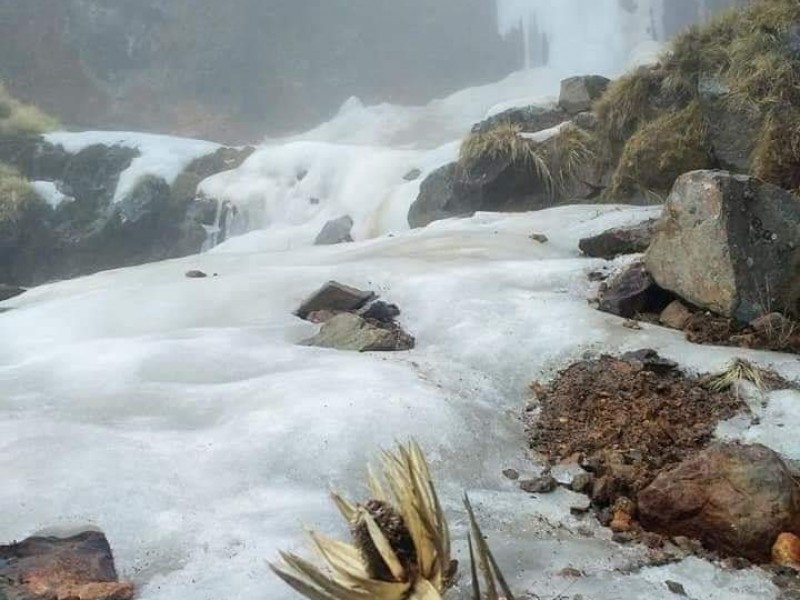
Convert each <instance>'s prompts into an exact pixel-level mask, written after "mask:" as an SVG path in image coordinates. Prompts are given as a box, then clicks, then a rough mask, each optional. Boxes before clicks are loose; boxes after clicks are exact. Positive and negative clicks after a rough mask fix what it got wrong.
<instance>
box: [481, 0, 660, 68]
mask: <svg viewBox="0 0 800 600" xmlns="http://www.w3.org/2000/svg"><path fill="white" fill-rule="evenodd" d="M663 10H664V0H497V21H498V29H499V32H500V34H501V35H504V36H508V35H510V34H512V33H516V32H521V33H522V40H523V44H524V60H525V66H526V67H528V68H530V67H531V66H536V65H540V64H545V63H546V64H547V65H548V66H550V67H551V68H553V69H554V70H556V71H558V72H561V73H563V74H565V75H566V74H577V73H590V72H591V73H611V74H613V73H616V72H618V71H619V70H621V69H622V68H623V67H625V66H626V65H627V64H628V62H629V61H630V59H631V57H632V56H633V55H634V54H635V53H636V52H637V49H638V48H640V47H641V46H642V45H643V44H647V43H648V42H649V43H652V42H655V41H658V40H661V39H663V22H664V19H663Z"/></svg>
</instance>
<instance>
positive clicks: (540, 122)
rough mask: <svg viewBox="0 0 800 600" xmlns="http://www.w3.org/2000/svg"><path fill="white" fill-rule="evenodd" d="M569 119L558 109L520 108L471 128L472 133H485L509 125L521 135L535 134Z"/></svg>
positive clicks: (492, 117) (541, 107)
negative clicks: (517, 128)
mask: <svg viewBox="0 0 800 600" xmlns="http://www.w3.org/2000/svg"><path fill="white" fill-rule="evenodd" d="M568 119H569V115H567V114H566V113H565V112H564V111H563V110H561V109H560V108H558V107H546V106H536V105H531V106H522V107H517V108H510V109H508V110H505V111H503V112H501V113H498V114H496V115H493V116H491V117H489V118H488V119H486V120H484V121H481V122H480V123H477V124H475V125H473V126H472V133H485V132H487V131H490V130H491V129H494V128H495V127H497V126H498V125H501V124H505V123H510V124H511V125H514V126H516V127H519V130H520V131H521V132H523V133H537V132H539V131H544V130H545V129H550V128H552V127H555V126H556V125H560V124H561V123H563V122H564V121H567V120H568Z"/></svg>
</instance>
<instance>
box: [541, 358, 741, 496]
mask: <svg viewBox="0 0 800 600" xmlns="http://www.w3.org/2000/svg"><path fill="white" fill-rule="evenodd" d="M531 387H532V390H533V392H534V395H535V400H534V402H533V403H532V406H531V409H530V410H529V411H528V413H527V415H528V417H527V423H526V425H527V428H528V433H529V442H530V445H531V448H533V449H535V450H536V451H538V452H539V453H541V454H543V455H544V456H545V457H546V458H547V459H548V460H549V461H550V462H551V463H558V462H560V461H565V460H567V461H576V460H577V461H578V462H580V464H582V465H583V466H584V468H585V469H586V470H588V471H590V472H591V473H593V474H594V482H593V486H592V490H591V496H592V500H593V503H594V504H595V506H600V507H602V506H609V505H612V504H613V503H614V502H615V501H616V500H617V499H619V498H620V497H628V498H635V497H636V494H637V493H638V491H639V490H641V489H643V488H644V487H646V486H647V485H648V484H649V483H650V482H651V481H652V480H653V479H654V478H655V476H656V475H657V473H658V472H659V471H660V470H661V469H663V468H665V467H668V466H671V465H673V464H676V463H678V462H680V461H681V460H683V459H684V458H685V457H686V456H687V455H689V454H690V453H692V452H693V451H695V450H698V449H700V448H704V447H705V446H706V445H707V444H708V443H709V441H710V440H711V436H712V433H713V431H714V428H715V427H716V425H717V423H719V422H720V421H722V420H725V419H727V418H730V417H732V416H734V415H735V414H736V413H738V412H741V411H744V410H747V409H746V406H745V404H744V403H743V402H742V401H741V400H740V399H738V398H737V397H736V396H735V395H734V394H733V393H731V392H729V391H724V392H712V391H710V390H708V389H706V388H705V387H703V384H702V380H701V379H698V378H693V377H688V376H686V375H684V374H682V373H681V372H680V371H678V370H677V368H676V365H675V364H674V363H671V362H670V361H666V360H664V359H661V358H660V357H658V355H657V354H656V353H655V352H653V351H639V352H636V353H631V354H628V355H626V356H625V357H623V358H614V357H611V356H602V357H601V358H599V359H593V360H585V361H581V362H578V363H576V364H574V365H572V366H570V367H569V368H567V369H566V370H564V371H562V372H561V373H560V374H559V375H558V376H557V377H556V378H555V380H554V381H553V382H552V383H550V384H549V385H548V386H543V385H541V384H539V383H534V384H533V385H532V386H531ZM537 408H538V410H536V409H537Z"/></svg>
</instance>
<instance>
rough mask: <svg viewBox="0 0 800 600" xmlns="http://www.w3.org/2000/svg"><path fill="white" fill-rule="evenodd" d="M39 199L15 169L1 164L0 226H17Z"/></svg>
mask: <svg viewBox="0 0 800 600" xmlns="http://www.w3.org/2000/svg"><path fill="white" fill-rule="evenodd" d="M37 201H39V197H38V196H37V195H36V193H35V192H34V191H33V188H32V187H31V186H30V184H29V183H28V181H27V180H26V179H25V178H24V177H22V175H20V173H19V171H17V170H16V169H15V168H13V167H10V166H8V165H5V164H3V163H0V224H3V225H6V226H9V225H11V226H13V225H16V224H17V223H18V222H19V221H20V220H21V219H22V217H23V215H24V214H25V211H26V209H27V208H28V207H30V206H31V205H32V204H33V203H35V202H37Z"/></svg>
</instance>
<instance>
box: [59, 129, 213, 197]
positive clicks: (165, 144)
mask: <svg viewBox="0 0 800 600" xmlns="http://www.w3.org/2000/svg"><path fill="white" fill-rule="evenodd" d="M44 137H45V139H46V140H47V141H48V142H50V143H51V144H54V145H61V146H63V147H64V149H65V150H66V151H67V152H69V153H72V154H75V153H78V152H80V151H81V150H83V149H85V148H88V147H89V146H93V145H95V144H103V145H105V146H124V147H126V148H135V149H137V150H139V153H140V155H139V156H137V157H136V158H134V159H133V162H131V165H130V167H128V168H127V169H126V170H125V171H123V172H122V174H121V175H120V177H119V182H118V184H117V189H116V192H115V193H114V202H119V201H120V200H123V199H124V198H125V197H126V196H127V195H128V194H130V193H131V192H132V191H133V189H134V188H135V187H136V184H137V183H138V182H139V180H140V179H141V178H142V177H144V176H145V175H153V176H155V177H161V178H162V179H164V181H166V182H167V183H168V184H169V185H172V184H173V183H174V181H175V179H176V178H177V177H178V175H180V174H181V172H182V171H183V170H184V169H185V168H186V167H187V166H189V163H191V162H192V161H193V160H194V159H196V158H200V157H201V156H204V155H206V154H211V153H213V152H214V151H216V150H217V149H218V148H220V147H221V146H220V144H216V143H214V142H206V141H203V140H193V139H188V138H179V137H173V136H169V135H156V134H150V133H136V132H123V131H83V132H80V133H72V132H69V131H57V132H53V133H47V134H45V136H44Z"/></svg>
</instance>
